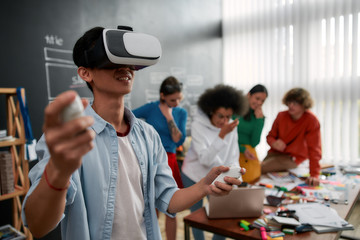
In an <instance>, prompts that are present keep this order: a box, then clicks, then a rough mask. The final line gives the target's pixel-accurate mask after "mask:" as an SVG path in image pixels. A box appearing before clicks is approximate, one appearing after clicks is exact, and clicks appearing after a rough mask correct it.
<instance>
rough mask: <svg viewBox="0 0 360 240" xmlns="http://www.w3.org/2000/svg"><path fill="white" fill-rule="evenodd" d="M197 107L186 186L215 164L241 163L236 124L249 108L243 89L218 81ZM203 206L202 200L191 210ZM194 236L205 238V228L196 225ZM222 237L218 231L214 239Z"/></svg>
mask: <svg viewBox="0 0 360 240" xmlns="http://www.w3.org/2000/svg"><path fill="white" fill-rule="evenodd" d="M197 105H198V110H197V111H196V113H195V114H194V116H193V122H192V124H191V145H190V148H189V151H188V152H187V154H186V156H185V159H184V163H183V166H182V180H183V184H184V186H185V187H188V186H191V185H193V184H195V183H197V182H199V181H200V180H201V179H202V178H203V177H204V176H205V175H206V173H207V172H208V171H209V169H211V168H212V167H214V166H220V165H225V166H237V167H239V147H238V137H237V131H236V126H237V125H238V123H239V121H238V119H235V120H232V119H231V117H232V116H233V115H234V114H236V115H239V116H241V115H243V113H244V111H246V109H247V99H246V97H245V95H244V94H243V92H242V91H241V90H237V89H235V88H234V87H231V86H227V85H223V84H219V85H216V86H215V87H214V88H210V89H207V90H206V91H205V92H204V93H203V94H202V95H201V96H200V98H199V100H198V102H197ZM201 207H202V200H200V201H199V202H197V203H196V204H195V205H193V206H192V207H191V208H190V210H191V212H193V211H195V210H197V209H199V208H201ZM193 234H194V238H195V239H203V238H204V234H203V232H202V231H200V230H197V229H194V228H193ZM215 238H217V239H219V238H223V237H220V236H217V235H215V236H214V239H215Z"/></svg>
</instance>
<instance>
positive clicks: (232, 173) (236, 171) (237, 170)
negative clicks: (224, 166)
mask: <svg viewBox="0 0 360 240" xmlns="http://www.w3.org/2000/svg"><path fill="white" fill-rule="evenodd" d="M225 176H228V177H233V178H237V179H239V180H240V181H242V177H241V176H242V174H241V167H230V169H229V171H227V172H223V173H221V174H220V175H219V176H217V178H215V180H214V181H213V182H212V184H214V183H215V182H216V181H219V182H221V183H226V182H225V181H224V177H225Z"/></svg>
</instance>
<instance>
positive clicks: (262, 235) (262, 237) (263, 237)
mask: <svg viewBox="0 0 360 240" xmlns="http://www.w3.org/2000/svg"><path fill="white" fill-rule="evenodd" d="M260 234H261V240H266V239H267V236H266V229H265V228H264V227H260Z"/></svg>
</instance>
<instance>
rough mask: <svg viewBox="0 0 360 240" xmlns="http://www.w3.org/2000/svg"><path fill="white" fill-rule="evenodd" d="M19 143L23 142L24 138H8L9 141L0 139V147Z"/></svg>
mask: <svg viewBox="0 0 360 240" xmlns="http://www.w3.org/2000/svg"><path fill="white" fill-rule="evenodd" d="M21 144H25V140H23V139H19V138H15V139H14V140H10V141H0V147H11V146H17V145H21Z"/></svg>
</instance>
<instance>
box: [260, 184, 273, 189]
mask: <svg viewBox="0 0 360 240" xmlns="http://www.w3.org/2000/svg"><path fill="white" fill-rule="evenodd" d="M259 185H260V186H262V187H267V188H273V185H271V184H266V183H259Z"/></svg>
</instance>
